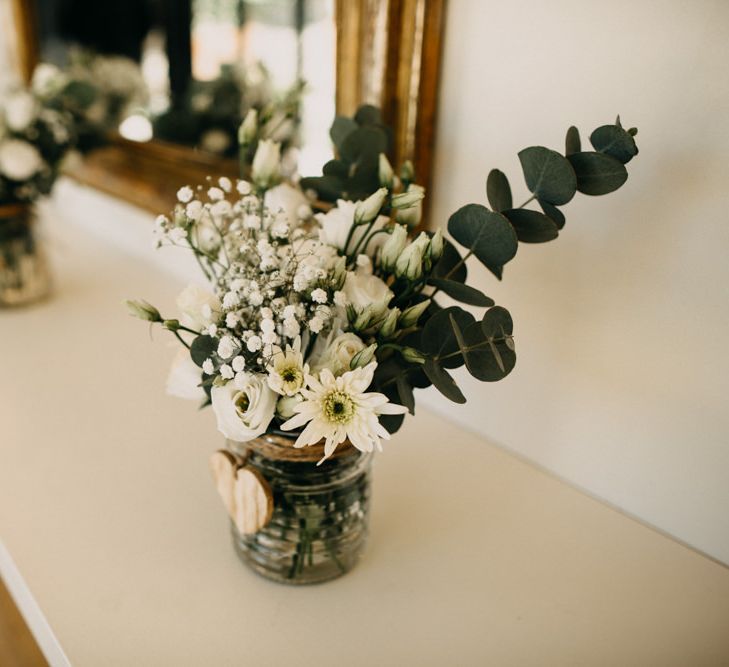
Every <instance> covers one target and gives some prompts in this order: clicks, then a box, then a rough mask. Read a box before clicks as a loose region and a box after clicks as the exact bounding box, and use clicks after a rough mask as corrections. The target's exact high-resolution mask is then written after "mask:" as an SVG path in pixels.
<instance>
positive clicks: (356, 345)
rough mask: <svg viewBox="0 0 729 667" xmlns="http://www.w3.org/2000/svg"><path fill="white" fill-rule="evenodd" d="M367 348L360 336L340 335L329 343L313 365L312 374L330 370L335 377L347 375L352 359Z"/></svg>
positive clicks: (351, 334)
mask: <svg viewBox="0 0 729 667" xmlns="http://www.w3.org/2000/svg"><path fill="white" fill-rule="evenodd" d="M365 347H366V345H365V344H364V343H363V342H362V339H361V338H360V337H359V336H356V335H355V334H353V333H343V334H339V336H336V337H335V338H334V339H333V340H331V342H330V341H327V346H326V347H325V348H324V351H323V353H322V355H321V357H320V358H319V359H317V360H316V363H315V364H312V372H314V373H319V372H320V371H321V370H322V369H324V368H328V369H329V370H330V371H331V372H332V373H334V375H341V374H342V373H346V372H347V371H348V370H349V364H350V362H351V361H352V357H354V355H355V354H357V353H358V352H360V351H362V350H364V349H365Z"/></svg>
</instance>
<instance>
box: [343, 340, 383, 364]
mask: <svg viewBox="0 0 729 667" xmlns="http://www.w3.org/2000/svg"><path fill="white" fill-rule="evenodd" d="M376 349H377V344H376V343H372V345H370V346H369V347H366V348H365V349H364V350H360V351H359V352H357V354H355V355H354V356H353V357H352V361H350V362H349V368H350V369H351V370H354V369H355V368H364V367H365V366H366V365H367V364H369V363H370V362H371V361H372V360H373V359H374V358H375V350H376Z"/></svg>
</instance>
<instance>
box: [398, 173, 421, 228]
mask: <svg viewBox="0 0 729 667" xmlns="http://www.w3.org/2000/svg"><path fill="white" fill-rule="evenodd" d="M398 197H401V199H398V200H397V201H396V198H398ZM423 197H425V188H424V187H422V186H420V185H415V184H414V183H413V184H411V185H410V186H408V189H407V191H406V192H403V193H401V194H399V195H395V196H394V197H393V198H392V200H393V201H392V206H393V208H395V209H396V213H395V218H396V219H397V221H398V222H402V223H403V224H406V225H407V226H408V227H415V226H417V225H419V224H420V220H421V218H422V217H423Z"/></svg>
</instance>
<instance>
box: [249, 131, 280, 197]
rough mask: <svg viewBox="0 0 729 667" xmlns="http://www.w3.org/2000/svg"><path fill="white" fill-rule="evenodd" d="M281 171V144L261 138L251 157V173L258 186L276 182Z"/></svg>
mask: <svg viewBox="0 0 729 667" xmlns="http://www.w3.org/2000/svg"><path fill="white" fill-rule="evenodd" d="M280 172H281V144H279V143H276V142H275V141H271V140H270V139H263V140H261V141H259V142H258V148H257V149H256V154H255V156H254V158H253V166H252V168H251V175H252V177H253V182H254V183H255V184H256V185H257V186H258V187H259V188H269V187H271V186H272V185H275V184H276V183H278V180H279V178H280Z"/></svg>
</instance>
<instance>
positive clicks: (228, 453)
mask: <svg viewBox="0 0 729 667" xmlns="http://www.w3.org/2000/svg"><path fill="white" fill-rule="evenodd" d="M293 443H294V440H293V438H292V437H291V436H286V435H281V434H277V433H266V434H264V435H261V436H259V437H258V438H255V439H253V440H251V441H249V442H246V443H230V442H229V449H219V450H218V451H216V452H214V453H213V454H212V456H211V457H210V470H211V472H212V474H213V480H214V481H215V486H216V488H217V491H218V494H219V495H220V497H221V499H222V501H223V505H224V506H225V508H226V510H227V511H228V514H229V516H230V518H231V519H232V520H233V522H234V523H235V525H236V527H237V528H238V531H239V532H240V533H241V534H243V535H250V534H253V533H255V532H257V531H259V530H260V529H261V528H263V527H264V526H266V525H267V524H268V523H269V521H271V517H272V516H273V492H272V490H271V485H270V484H269V483H268V481H267V480H266V478H265V477H264V476H263V475H262V474H261V472H260V471H259V470H257V469H256V468H254V467H253V466H250V465H247V460H248V456H249V454H250V453H251V452H256V453H257V454H259V455H260V456H263V457H265V458H268V459H271V460H274V461H291V462H294V463H296V462H300V463H315V462H318V461H321V460H322V459H323V458H324V442H323V441H322V442H319V443H317V444H315V445H310V446H307V447H294V445H293ZM241 447H244V449H243V450H242V451H241ZM356 453H357V449H356V448H355V447H354V446H353V445H352V443H351V442H349V440H346V441H345V442H343V443H341V444H340V445H339V446H338V447H337V448H336V450H335V451H334V453H333V454H332V456H331V457H330V458H341V457H344V456H351V455H353V454H356Z"/></svg>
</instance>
